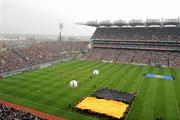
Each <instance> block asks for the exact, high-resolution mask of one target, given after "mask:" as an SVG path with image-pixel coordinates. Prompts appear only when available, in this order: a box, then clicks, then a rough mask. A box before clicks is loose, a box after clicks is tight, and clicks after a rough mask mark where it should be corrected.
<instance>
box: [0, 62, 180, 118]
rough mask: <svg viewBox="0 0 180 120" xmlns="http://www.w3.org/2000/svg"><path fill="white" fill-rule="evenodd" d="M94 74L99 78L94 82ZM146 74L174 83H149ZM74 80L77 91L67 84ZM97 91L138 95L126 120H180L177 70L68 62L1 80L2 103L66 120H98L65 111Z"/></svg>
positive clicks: (156, 81) (150, 81) (153, 80)
mask: <svg viewBox="0 0 180 120" xmlns="http://www.w3.org/2000/svg"><path fill="white" fill-rule="evenodd" d="M95 68H98V69H99V70H100V75H99V76H96V77H93V79H92V80H90V75H92V70H93V69H95ZM144 73H154V74H165V75H173V76H175V78H176V80H174V81H169V80H163V79H155V78H147V77H144V76H143V74H144ZM72 79H76V80H77V81H78V83H79V85H78V87H77V88H76V89H72V88H70V86H69V82H70V81H71V80H72ZM94 84H96V89H98V88H101V87H109V88H112V89H117V90H123V91H128V92H136V93H137V97H136V98H135V101H134V103H133V104H132V107H131V109H130V111H129V114H128V116H127V120H154V119H155V118H156V117H157V116H162V118H163V120H180V69H174V68H155V67H148V66H137V65H125V64H110V63H99V62H92V61H69V62H65V63H61V64H56V65H53V66H50V67H48V68H44V69H39V70H34V71H30V72H24V73H22V74H18V75H14V76H11V77H7V78H3V79H2V80H0V99H3V100H7V101H9V102H12V103H15V104H19V105H24V106H26V107H29V108H33V109H36V110H39V111H43V112H46V113H50V114H54V115H57V116H60V117H63V118H66V119H68V120H92V119H94V120H99V119H104V118H99V117H95V116H91V115H87V114H83V113H78V112H76V111H73V110H70V109H69V108H68V105H69V104H74V103H75V102H76V101H77V100H79V99H80V98H81V97H83V96H90V94H91V93H92V92H93V91H95V89H94Z"/></svg>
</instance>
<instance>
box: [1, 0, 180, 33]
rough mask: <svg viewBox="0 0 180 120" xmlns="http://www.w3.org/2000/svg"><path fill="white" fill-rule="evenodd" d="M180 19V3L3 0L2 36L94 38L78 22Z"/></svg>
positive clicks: (171, 0) (161, 0) (174, 0)
mask: <svg viewBox="0 0 180 120" xmlns="http://www.w3.org/2000/svg"><path fill="white" fill-rule="evenodd" d="M162 17H164V18H178V17H180V0H0V33H26V34H52V35H58V32H59V27H58V24H59V23H63V30H62V34H63V35H74V36H91V35H92V34H93V32H94V30H95V28H93V27H88V26H81V25H76V24H75V23H76V22H87V21H95V20H98V21H101V20H110V21H112V22H113V21H115V20H118V19H123V20H126V21H129V20H131V19H133V18H134V19H142V20H146V18H157V19H161V18H162Z"/></svg>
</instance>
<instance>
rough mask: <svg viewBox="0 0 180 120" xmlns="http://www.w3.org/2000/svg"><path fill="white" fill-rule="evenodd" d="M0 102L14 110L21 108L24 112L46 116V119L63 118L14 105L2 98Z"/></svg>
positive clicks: (60, 119)
mask: <svg viewBox="0 0 180 120" xmlns="http://www.w3.org/2000/svg"><path fill="white" fill-rule="evenodd" d="M0 104H3V105H5V106H8V107H12V108H14V109H16V110H22V111H24V112H29V113H32V114H34V115H36V116H38V117H42V118H46V119H48V120H65V119H64V118H60V117H56V116H54V115H50V114H47V113H43V112H40V111H37V110H33V109H30V108H27V107H24V106H20V105H16V104H13V103H10V102H7V101H4V100H0Z"/></svg>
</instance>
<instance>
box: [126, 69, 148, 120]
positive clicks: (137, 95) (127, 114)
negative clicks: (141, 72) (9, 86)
mask: <svg viewBox="0 0 180 120" xmlns="http://www.w3.org/2000/svg"><path fill="white" fill-rule="evenodd" d="M149 69H150V68H148V71H149ZM144 79H145V77H144V78H143V79H142V80H141V83H140V85H139V88H138V90H137V94H136V97H135V98H134V100H133V102H132V104H131V107H130V109H129V112H128V114H127V116H126V118H125V120H127V118H128V115H129V113H130V112H131V109H132V107H133V105H134V103H135V101H136V98H137V96H138V94H139V91H140V89H141V86H142V83H143V81H144Z"/></svg>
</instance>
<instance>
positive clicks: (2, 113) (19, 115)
mask: <svg viewBox="0 0 180 120" xmlns="http://www.w3.org/2000/svg"><path fill="white" fill-rule="evenodd" d="M0 120H47V119H45V118H41V117H38V116H36V115H33V114H31V113H26V112H23V111H21V110H16V109H14V108H11V107H7V106H5V105H2V104H0Z"/></svg>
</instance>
